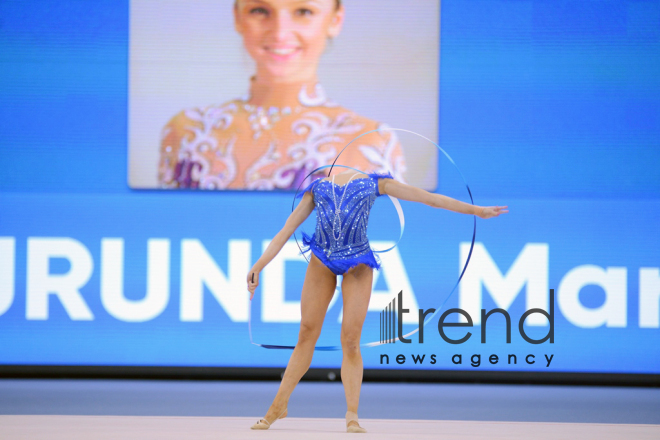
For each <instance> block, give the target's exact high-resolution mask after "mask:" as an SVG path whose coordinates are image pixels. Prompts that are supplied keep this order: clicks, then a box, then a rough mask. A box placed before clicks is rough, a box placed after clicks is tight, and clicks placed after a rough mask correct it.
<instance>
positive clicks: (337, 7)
mask: <svg viewBox="0 0 660 440" xmlns="http://www.w3.org/2000/svg"><path fill="white" fill-rule="evenodd" d="M237 7H238V0H234V9H236V8H237ZM340 7H341V0H335V9H339V8H340Z"/></svg>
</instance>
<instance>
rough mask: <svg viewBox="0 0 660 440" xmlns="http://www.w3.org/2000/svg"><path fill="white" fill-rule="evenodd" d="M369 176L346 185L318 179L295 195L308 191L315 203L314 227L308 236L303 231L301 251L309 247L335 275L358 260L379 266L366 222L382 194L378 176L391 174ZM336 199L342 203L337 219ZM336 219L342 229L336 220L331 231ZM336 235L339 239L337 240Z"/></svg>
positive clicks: (359, 262)
mask: <svg viewBox="0 0 660 440" xmlns="http://www.w3.org/2000/svg"><path fill="white" fill-rule="evenodd" d="M368 176H369V177H362V178H356V179H352V180H350V181H349V182H348V183H346V184H345V185H336V184H334V183H333V182H331V181H329V180H323V179H322V178H318V179H316V180H315V181H313V182H312V183H310V184H309V186H307V188H305V190H304V191H303V192H301V193H299V194H298V196H297V197H302V196H303V194H305V192H307V191H311V193H312V196H313V197H314V205H315V206H316V230H315V232H314V233H313V234H312V236H311V237H310V236H309V235H307V234H306V233H305V232H303V233H302V236H303V244H304V246H303V250H302V253H303V254H304V253H306V252H308V251H310V250H311V251H312V252H313V253H314V255H316V257H317V258H318V259H319V260H321V262H322V263H323V264H325V265H326V266H327V267H328V268H329V269H330V270H331V271H332V272H333V273H335V274H336V275H343V274H344V273H345V272H346V271H348V270H349V269H351V268H352V267H354V266H357V265H358V264H361V263H364V264H366V265H367V266H369V267H372V268H375V269H380V261H379V258H378V257H377V256H376V254H374V252H373V251H372V249H371V246H370V245H369V239H368V238H367V224H368V223H369V212H370V211H371V207H372V206H373V204H374V202H375V201H376V197H378V196H380V195H381V194H380V193H379V192H378V179H379V178H387V179H393V177H392V175H391V174H390V173H386V174H378V173H373V174H368ZM344 191H346V193H345V195H344ZM333 192H334V196H333ZM342 196H344V199H343V203H342V202H341V199H342ZM335 200H336V201H337V204H341V207H340V209H341V217H340V218H338V219H336V217H335ZM335 219H336V220H335ZM337 220H339V221H340V223H341V229H340V228H339V222H338V223H337V224H336V227H335V228H334V233H333V221H337ZM339 231H341V233H339ZM336 236H338V237H339V238H338V239H336Z"/></svg>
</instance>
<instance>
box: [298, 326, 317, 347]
mask: <svg viewBox="0 0 660 440" xmlns="http://www.w3.org/2000/svg"><path fill="white" fill-rule="evenodd" d="M320 335H321V327H320V326H319V325H318V324H315V323H310V322H307V321H302V322H301V323H300V333H299V335H298V342H313V343H316V340H317V339H318V338H319V336H320Z"/></svg>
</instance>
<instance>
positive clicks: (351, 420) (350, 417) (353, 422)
mask: <svg viewBox="0 0 660 440" xmlns="http://www.w3.org/2000/svg"><path fill="white" fill-rule="evenodd" d="M346 432H367V430H366V429H364V428H363V427H361V426H360V424H359V423H358V415H357V413H356V412H355V411H346Z"/></svg>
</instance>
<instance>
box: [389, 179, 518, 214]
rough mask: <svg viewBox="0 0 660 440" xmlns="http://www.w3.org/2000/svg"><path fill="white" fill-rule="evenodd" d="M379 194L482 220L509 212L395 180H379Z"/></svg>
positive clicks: (502, 207) (504, 207)
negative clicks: (462, 200)
mask: <svg viewBox="0 0 660 440" xmlns="http://www.w3.org/2000/svg"><path fill="white" fill-rule="evenodd" d="M378 192H380V193H381V194H388V195H390V196H392V197H396V198H397V199H401V200H408V201H411V202H420V203H423V204H425V205H428V206H431V207H433V208H442V209H447V210H449V211H454V212H458V213H461V214H470V215H476V216H479V217H481V218H484V219H485V218H491V217H497V216H498V215H500V214H502V213H505V212H509V210H508V209H506V208H508V206H477V205H471V204H469V203H465V202H461V201H460V200H456V199H452V198H451V197H448V196H445V195H442V194H436V193H431V192H428V191H426V190H423V189H421V188H417V187H416V186H411V185H407V184H405V183H402V182H399V181H398V180H394V179H379V180H378Z"/></svg>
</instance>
